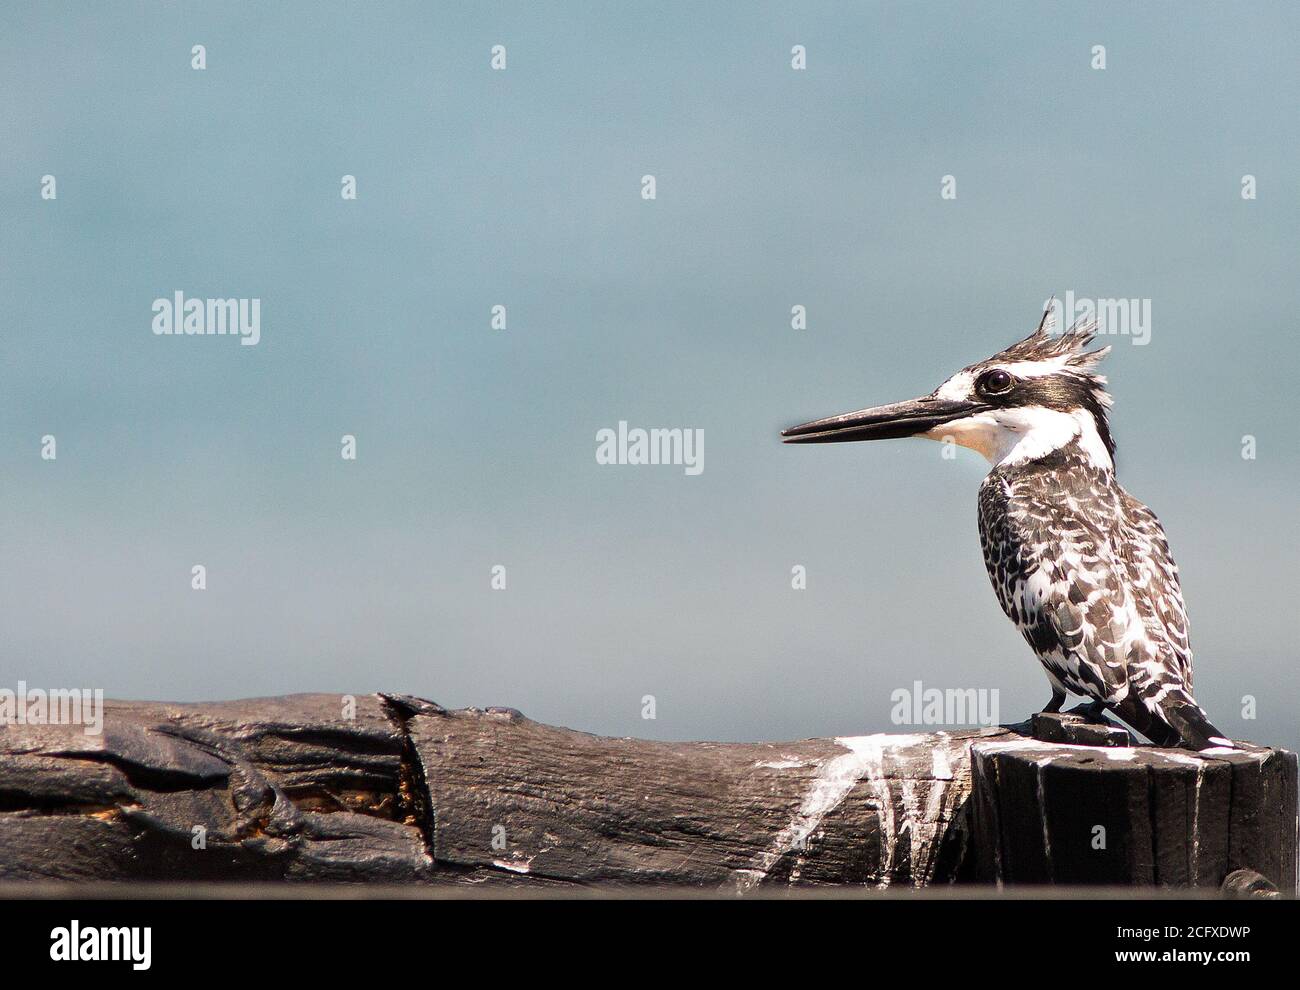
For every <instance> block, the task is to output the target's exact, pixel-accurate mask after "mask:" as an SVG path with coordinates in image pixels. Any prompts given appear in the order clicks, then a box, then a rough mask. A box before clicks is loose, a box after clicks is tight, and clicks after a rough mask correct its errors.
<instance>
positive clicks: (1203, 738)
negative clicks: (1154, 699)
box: [1160, 701, 1232, 749]
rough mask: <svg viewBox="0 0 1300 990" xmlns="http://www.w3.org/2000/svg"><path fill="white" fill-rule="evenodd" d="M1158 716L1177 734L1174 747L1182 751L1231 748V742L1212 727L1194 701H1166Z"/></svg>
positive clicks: (1208, 719)
mask: <svg viewBox="0 0 1300 990" xmlns="http://www.w3.org/2000/svg"><path fill="white" fill-rule="evenodd" d="M1160 715H1161V717H1162V718H1163V720H1164V722H1165V723H1166V724H1167V725H1168V726H1169V728H1170V729H1172V730H1173V731H1174V732H1175V733H1177V734H1178V741H1177V742H1176V743H1174V745H1178V746H1181V747H1182V748H1183V749H1210V748H1211V747H1213V746H1228V747H1231V746H1232V740H1231V739H1229V738H1228V737H1227V736H1225V735H1224V734H1223V733H1222V732H1220V731H1219V730H1218V729H1216V728H1215V727H1214V723H1213V722H1211V721H1210V718H1209V716H1208V715H1206V714H1205V711H1204V709H1202V708H1201V706H1200V705H1198V704H1196V702H1194V701H1168V702H1166V703H1165V704H1163V705H1161V706H1160ZM1166 745H1169V744H1166Z"/></svg>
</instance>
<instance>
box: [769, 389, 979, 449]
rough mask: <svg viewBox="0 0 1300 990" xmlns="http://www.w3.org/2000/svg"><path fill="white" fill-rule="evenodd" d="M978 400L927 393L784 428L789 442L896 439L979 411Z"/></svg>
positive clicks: (786, 439) (925, 431) (783, 434)
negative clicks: (938, 397) (972, 400)
mask: <svg viewBox="0 0 1300 990" xmlns="http://www.w3.org/2000/svg"><path fill="white" fill-rule="evenodd" d="M984 408H985V407H984V406H982V405H981V404H980V403H978V402H967V401H964V400H952V399H937V398H935V397H934V396H932V395H926V396H923V397H921V398H919V399H908V400H907V401H906V402H891V403H890V404H889V405H887V406H875V407H873V408H871V409H859V410H858V411H857V412H851V413H844V414H843V415H841V416H828V417H827V418H826V419H815V420H813V421H812V422H811V423H804V424H803V425H801V426H792V427H790V429H788V430H782V431H781V436H783V437H785V442H786V443H843V442H844V441H847V440H893V439H896V438H898V437H914V436H916V435H917V434H919V433H927V432H929V431H930V430H933V429H935V428H936V427H938V426H942V425H943V424H944V423H951V422H952V421H953V420H955V419H961V418H963V417H965V416H970V415H972V414H974V413H977V412H979V411H980V410H981V409H984Z"/></svg>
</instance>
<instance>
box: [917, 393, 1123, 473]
mask: <svg viewBox="0 0 1300 990" xmlns="http://www.w3.org/2000/svg"><path fill="white" fill-rule="evenodd" d="M922 436H925V437H928V438H929V439H931V440H940V441H942V440H948V441H950V442H952V443H955V444H958V445H959V446H962V447H969V448H970V449H971V450H974V451H976V452H978V453H980V454H982V455H984V457H985V458H986V459H987V460H988V462H989V463H990V464H994V465H1000V464H1022V463H1024V462H1025V461H1032V460H1036V459H1038V458H1040V457H1043V456H1045V455H1046V454H1050V453H1051V452H1052V451H1054V450H1060V449H1061V448H1062V447H1064V446H1065V445H1066V444H1068V443H1069V442H1070V441H1071V440H1074V439H1076V438H1077V439H1078V441H1079V446H1080V447H1081V448H1082V450H1083V453H1084V456H1086V457H1087V458H1088V460H1089V461H1090V462H1091V463H1092V464H1093V465H1095V466H1096V467H1099V468H1105V469H1106V470H1109V471H1113V470H1114V468H1115V464H1114V461H1112V460H1111V456H1110V452H1109V451H1108V450H1107V449H1106V445H1105V444H1104V443H1102V440H1101V437H1100V435H1098V433H1097V426H1096V424H1095V423H1094V422H1093V419H1092V415H1091V414H1090V413H1089V412H1087V411H1086V410H1084V409H1078V410H1075V411H1074V412H1073V413H1067V412H1058V411H1057V410H1055V409H1048V408H1046V407H1045V406H1018V407H1015V408H1011V409H990V410H987V411H985V412H980V413H976V414H975V415H974V416H967V417H966V418H965V419H958V420H954V421H953V422H951V423H944V424H943V425H942V426H936V427H935V428H934V429H933V430H930V431H929V432H928V433H924V434H922Z"/></svg>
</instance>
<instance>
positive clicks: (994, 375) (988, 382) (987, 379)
mask: <svg viewBox="0 0 1300 990" xmlns="http://www.w3.org/2000/svg"><path fill="white" fill-rule="evenodd" d="M976 386H977V387H978V388H979V390H980V391H981V392H983V393H984V394H985V395H1001V394H1002V393H1003V392H1008V391H1010V390H1011V376H1010V375H1009V374H1007V373H1006V372H1005V371H1003V370H1002V369H1001V368H994V369H993V370H992V371H986V372H984V374H982V375H980V379H979V381H978V382H976Z"/></svg>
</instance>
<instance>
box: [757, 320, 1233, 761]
mask: <svg viewBox="0 0 1300 990" xmlns="http://www.w3.org/2000/svg"><path fill="white" fill-rule="evenodd" d="M1054 304H1055V300H1053V301H1052V302H1051V303H1049V304H1048V308H1047V311H1046V312H1045V313H1044V314H1043V318H1042V320H1041V321H1040V322H1039V324H1038V329H1037V330H1035V331H1034V332H1033V333H1032V334H1030V335H1029V336H1028V337H1026V338H1025V339H1024V340H1022V341H1020V342H1019V343H1016V344H1012V345H1011V346H1010V347H1008V348H1007V349H1006V350H1004V351H1001V352H1000V353H998V354H995V355H993V357H991V358H989V359H988V360H986V361H980V362H979V363H978V364H972V365H971V366H969V367H967V368H963V369H962V370H961V371H959V372H957V373H956V374H955V375H953V376H952V377H951V378H949V379H948V380H947V381H946V382H944V383H943V384H942V385H940V386H939V387H938V388H937V389H935V390H934V391H933V392H931V393H930V394H929V395H926V396H922V397H921V398H919V399H911V400H908V401H907V402H895V403H891V404H890V405H886V406H876V407H874V408H870V409H862V410H859V411H857V412H851V413H845V414H843V415H841V416H831V417H829V418H827V419H819V420H815V421H813V422H811V423H804V424H803V425H802V426H796V427H793V428H791V429H788V430H785V431H784V432H783V433H782V436H784V437H785V438H786V442H787V443H838V442H841V441H846V440H885V439H892V438H896V437H910V436H918V437H926V438H928V439H931V440H946V441H949V442H952V443H957V444H960V445H962V446H964V447H970V448H971V449H972V450H976V451H978V452H979V453H981V454H983V455H984V456H985V457H986V458H988V460H989V462H990V463H991V464H992V465H993V468H992V470H991V471H990V472H989V474H988V477H986V478H985V479H984V482H983V484H982V485H981V486H980V492H979V528H980V545H981V547H982V548H983V551H984V564H985V566H986V567H987V568H988V572H989V578H990V580H991V581H992V582H993V589H994V591H995V592H996V593H997V597H998V601H999V602H1000V603H1001V605H1002V610H1003V611H1004V612H1006V614H1007V617H1008V618H1010V619H1011V620H1012V621H1013V622H1014V623H1015V624H1016V626H1017V628H1019V630H1020V632H1021V633H1022V634H1023V635H1024V637H1025V639H1026V640H1028V641H1029V645H1030V646H1031V647H1032V648H1033V651H1034V653H1036V654H1037V655H1038V659H1039V661H1041V662H1042V665H1043V668H1044V669H1045V670H1046V671H1047V679H1048V680H1049V681H1050V682H1051V686H1052V698H1051V701H1050V702H1049V703H1048V704H1047V706H1046V708H1045V709H1044V710H1045V711H1048V712H1057V711H1060V708H1061V703H1062V702H1063V701H1064V700H1065V696H1066V693H1067V692H1072V693H1074V694H1078V695H1082V696H1084V697H1087V698H1091V699H1092V701H1093V706H1092V712H1093V714H1098V715H1099V714H1100V712H1101V711H1102V709H1103V708H1104V709H1109V710H1110V711H1112V712H1114V713H1115V714H1116V715H1118V716H1119V717H1120V718H1122V719H1123V720H1124V721H1125V722H1127V723H1128V724H1129V725H1131V726H1132V727H1133V728H1135V729H1137V730H1138V731H1139V732H1141V733H1142V734H1143V735H1145V736H1146V737H1147V738H1148V739H1150V740H1151V741H1152V742H1153V743H1155V744H1156V745H1158V746H1174V745H1182V746H1185V747H1187V748H1190V749H1205V748H1208V747H1211V746H1231V745H1232V744H1231V743H1230V742H1229V741H1228V740H1227V739H1226V738H1225V737H1224V735H1223V733H1221V732H1220V731H1219V730H1218V729H1216V728H1215V727H1214V726H1213V725H1212V724H1211V723H1210V721H1209V718H1208V717H1207V716H1206V714H1205V712H1204V711H1203V710H1202V709H1201V707H1200V706H1199V705H1198V704H1197V703H1196V699H1195V698H1193V696H1192V650H1191V646H1190V644H1189V642H1188V638H1187V613H1186V612H1185V611H1184V609H1183V595H1182V591H1181V590H1180V589H1179V586H1178V567H1177V566H1176V565H1175V564H1174V561H1173V557H1171V556H1170V554H1169V544H1168V542H1166V540H1165V533H1164V530H1163V529H1162V528H1161V526H1160V522H1159V520H1157V519H1156V516H1155V513H1153V512H1152V511H1151V510H1150V509H1148V508H1147V507H1146V506H1145V505H1143V504H1142V503H1141V502H1139V501H1138V500H1137V499H1135V498H1134V497H1133V496H1132V495H1130V494H1129V493H1128V492H1126V491H1125V490H1124V489H1123V488H1122V487H1120V484H1119V482H1118V481H1117V480H1116V479H1115V463H1114V453H1115V442H1114V440H1113V439H1112V438H1111V434H1110V426H1109V423H1108V422H1107V416H1106V410H1107V409H1108V408H1109V406H1110V404H1111V399H1110V396H1109V395H1108V394H1107V393H1106V389H1105V385H1106V379H1105V378H1103V377H1102V376H1100V375H1097V374H1095V373H1094V370H1093V369H1094V368H1095V367H1096V365H1097V363H1098V362H1099V361H1100V360H1101V359H1102V358H1103V357H1105V355H1106V354H1107V353H1108V352H1109V351H1110V348H1109V347H1103V348H1100V349H1098V350H1095V351H1087V350H1085V348H1086V347H1087V346H1088V345H1089V344H1090V343H1091V342H1092V339H1093V337H1094V336H1095V334H1096V332H1097V328H1096V323H1095V322H1094V321H1091V320H1089V321H1087V322H1081V323H1076V324H1075V325H1074V326H1073V327H1071V328H1070V329H1069V330H1068V331H1066V332H1065V333H1063V334H1059V335H1057V334H1055V333H1054V330H1055V305H1054Z"/></svg>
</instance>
